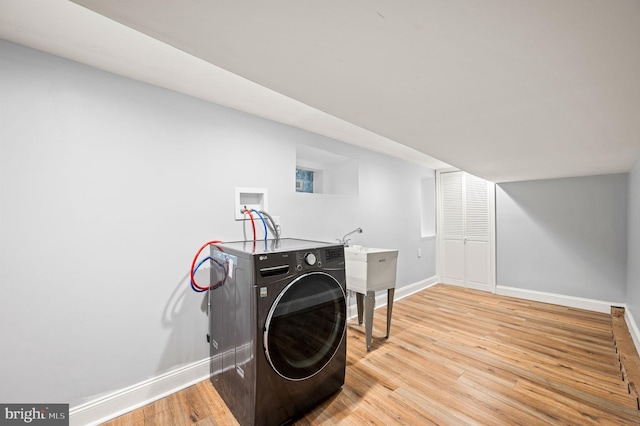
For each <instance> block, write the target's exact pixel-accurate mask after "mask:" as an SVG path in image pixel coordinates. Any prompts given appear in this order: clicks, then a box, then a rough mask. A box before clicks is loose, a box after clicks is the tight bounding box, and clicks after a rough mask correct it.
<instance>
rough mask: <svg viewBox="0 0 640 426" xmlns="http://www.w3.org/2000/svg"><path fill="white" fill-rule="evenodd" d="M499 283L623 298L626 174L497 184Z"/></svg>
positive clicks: (619, 300) (615, 299)
mask: <svg viewBox="0 0 640 426" xmlns="http://www.w3.org/2000/svg"><path fill="white" fill-rule="evenodd" d="M496 223H497V236H496V237H497V284H498V285H499V286H508V287H516V288H522V289H527V290H536V291H542V292H549V293H555V294H561V295H565V296H574V297H582V298H587V299H595V300H602V301H608V302H616V303H624V301H625V296H626V285H627V175H626V174H617V175H606V176H590V177H579V178H568V179H551V180H540V181H528V182H513V183H503V184H499V185H497V189H496Z"/></svg>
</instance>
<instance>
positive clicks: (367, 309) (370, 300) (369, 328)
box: [364, 291, 376, 352]
mask: <svg viewBox="0 0 640 426" xmlns="http://www.w3.org/2000/svg"><path fill="white" fill-rule="evenodd" d="M375 303H376V292H375V291H368V292H367V295H366V296H365V298H364V314H365V319H364V330H365V336H366V340H367V352H369V351H371V333H372V332H373V309H374V308H375Z"/></svg>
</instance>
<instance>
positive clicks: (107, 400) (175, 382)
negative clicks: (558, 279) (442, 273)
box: [69, 276, 437, 426]
mask: <svg viewBox="0 0 640 426" xmlns="http://www.w3.org/2000/svg"><path fill="white" fill-rule="evenodd" d="M436 282H437V280H436V277H435V276H434V277H431V278H427V279H425V280H422V281H418V282H416V283H413V284H410V285H408V286H404V287H400V288H398V289H396V292H395V298H394V299H395V300H399V299H402V298H404V297H407V296H409V295H411V294H413V293H417V292H418V291H420V290H423V289H425V288H427V287H430V286H432V285H434V284H435V283H436ZM386 304H387V295H386V294H381V295H380V296H379V297H376V306H378V307H380V306H385V305H386ZM209 366H210V359H209V358H206V359H203V360H200V361H197V362H194V363H192V364H189V365H187V366H184V367H181V368H178V369H176V370H173V371H170V372H168V373H164V374H161V375H159V376H157V377H153V378H151V379H149V380H145V381H143V382H140V383H137V384H135V385H133V386H130V387H128V388H125V389H121V390H119V391H117V392H114V393H111V394H109V395H106V396H103V397H100V398H97V399H95V400H93V401H89V402H87V403H85V404H82V405H79V406H76V407H72V408H71V409H70V410H69V424H70V425H71V426H95V425H98V424H100V423H104V422H106V421H107V420H110V419H113V418H115V417H118V416H121V415H123V414H126V413H128V412H129V411H132V410H135V409H136V408H140V407H142V406H144V405H147V404H149V403H151V402H153V401H157V400H158V399H160V398H164V397H165V396H167V395H171V394H172V393H174V392H178V391H180V390H182V389H184V388H187V387H189V386H191V385H194V384H196V383H198V382H201V381H202V380H206V379H207V378H209V368H210V367H209Z"/></svg>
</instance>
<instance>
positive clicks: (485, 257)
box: [440, 172, 494, 292]
mask: <svg viewBox="0 0 640 426" xmlns="http://www.w3.org/2000/svg"><path fill="white" fill-rule="evenodd" d="M440 182H441V194H442V206H441V210H440V211H441V212H442V228H441V232H442V238H441V248H442V250H441V252H442V256H443V259H442V263H441V265H442V269H443V270H442V281H443V282H445V283H448V284H455V285H461V286H464V287H469V288H475V289H478V290H485V291H491V292H492V291H493V290H494V284H493V279H492V270H491V262H492V260H491V253H492V248H491V232H492V227H491V226H490V224H491V222H490V221H491V220H492V218H491V214H490V208H489V207H490V203H491V202H493V201H492V200H493V195H492V194H493V192H492V188H493V187H492V186H491V184H490V183H489V182H487V181H485V180H483V179H480V178H477V177H475V176H472V175H470V174H468V173H464V172H450V173H442V174H441V175H440Z"/></svg>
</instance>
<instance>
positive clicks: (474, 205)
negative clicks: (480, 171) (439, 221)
mask: <svg viewBox="0 0 640 426" xmlns="http://www.w3.org/2000/svg"><path fill="white" fill-rule="evenodd" d="M463 180H464V182H465V185H464V187H465V215H464V216H465V221H464V223H465V234H466V239H465V245H464V247H465V262H466V268H465V269H466V284H467V287H470V288H475V289H478V290H485V291H490V290H491V288H490V283H489V280H490V276H489V261H490V240H489V196H488V195H489V194H488V190H487V181H485V180H484V179H480V178H477V177H475V176H473V175H470V174H467V173H464V175H463Z"/></svg>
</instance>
